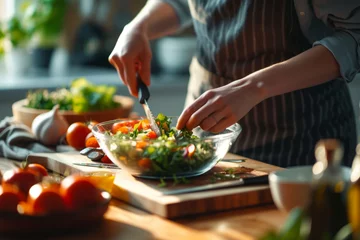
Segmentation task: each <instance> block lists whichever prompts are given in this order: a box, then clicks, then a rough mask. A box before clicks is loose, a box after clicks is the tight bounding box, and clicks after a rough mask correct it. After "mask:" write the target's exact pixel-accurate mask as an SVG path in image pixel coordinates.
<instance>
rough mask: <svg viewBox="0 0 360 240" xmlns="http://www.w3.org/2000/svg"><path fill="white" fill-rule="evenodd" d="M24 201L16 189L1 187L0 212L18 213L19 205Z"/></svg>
mask: <svg viewBox="0 0 360 240" xmlns="http://www.w3.org/2000/svg"><path fill="white" fill-rule="evenodd" d="M22 199H23V196H22V194H21V193H20V192H19V190H18V189H17V188H16V187H13V186H11V185H4V186H0V212H17V205H18V204H19V203H20V201H21V200H22Z"/></svg>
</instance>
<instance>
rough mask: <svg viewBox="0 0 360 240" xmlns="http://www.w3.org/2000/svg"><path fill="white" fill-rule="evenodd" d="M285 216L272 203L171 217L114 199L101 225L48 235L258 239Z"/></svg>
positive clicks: (276, 227) (69, 238) (67, 239)
mask: <svg viewBox="0 0 360 240" xmlns="http://www.w3.org/2000/svg"><path fill="white" fill-rule="evenodd" d="M237 157H239V156H237ZM1 160H4V159H1ZM286 217H287V214H286V213H283V212H281V211H279V210H278V209H277V208H276V207H275V206H274V205H273V204H267V205H262V206H256V207H247V208H240V209H236V210H229V211H223V212H217V213H211V214H210V213H209V214H199V215H194V216H187V217H182V218H176V219H171V220H169V219H166V218H162V217H160V216H157V215H154V214H151V213H148V212H145V211H143V210H140V209H137V208H135V207H133V206H130V205H128V204H126V203H124V202H122V201H119V200H117V199H113V200H111V203H110V206H109V209H108V211H107V212H106V214H105V216H104V219H103V221H102V222H101V223H100V224H99V225H98V226H96V227H91V228H89V229H85V230H81V232H75V233H66V232H64V234H60V235H58V234H57V235H56V236H52V237H51V238H50V237H46V239H63V240H72V239H74V240H75V239H80V240H81V239H90V240H91V239H94V240H95V239H104V240H105V239H106V240H108V239H211V240H213V239H214V240H216V239H245V240H247V239H249V240H251V239H258V238H259V237H261V236H263V235H264V234H265V233H266V232H267V231H269V230H279V229H280V228H281V226H282V225H283V223H284V222H285V220H286Z"/></svg>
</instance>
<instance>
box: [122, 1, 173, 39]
mask: <svg viewBox="0 0 360 240" xmlns="http://www.w3.org/2000/svg"><path fill="white" fill-rule="evenodd" d="M126 27H135V28H137V29H138V30H140V31H142V32H144V33H145V34H146V35H147V36H148V38H149V39H150V40H151V39H156V38H159V37H162V36H166V35H169V34H172V33H175V32H176V31H177V30H178V29H179V27H180V22H179V19H178V17H177V15H176V13H175V11H174V9H173V8H172V7H171V6H170V5H169V4H167V3H164V2H161V1H159V0H149V1H147V3H146V5H145V6H144V7H143V9H142V10H141V11H140V12H139V14H138V15H137V16H136V17H135V18H134V19H133V20H132V21H131V22H130V23H129V24H128V25H127V26H126Z"/></svg>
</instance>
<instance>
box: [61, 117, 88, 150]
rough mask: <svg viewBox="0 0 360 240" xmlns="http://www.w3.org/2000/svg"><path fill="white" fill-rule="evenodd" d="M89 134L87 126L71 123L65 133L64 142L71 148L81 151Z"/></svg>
mask: <svg viewBox="0 0 360 240" xmlns="http://www.w3.org/2000/svg"><path fill="white" fill-rule="evenodd" d="M90 132H91V130H90V128H89V127H88V125H86V124H85V123H83V122H75V123H72V124H71V125H70V126H69V128H68V129H67V131H66V141H67V143H68V144H69V145H70V146H71V147H73V148H75V149H77V150H81V149H83V148H85V139H86V136H87V135H88V134H89V133H90Z"/></svg>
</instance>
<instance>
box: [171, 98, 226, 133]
mask: <svg viewBox="0 0 360 240" xmlns="http://www.w3.org/2000/svg"><path fill="white" fill-rule="evenodd" d="M213 97H214V93H213V92H212V91H208V92H206V93H205V94H203V95H201V96H200V97H199V98H198V99H197V100H195V102H194V103H193V104H191V105H190V106H189V107H188V108H187V109H185V110H184V111H183V113H182V114H181V116H180V118H179V120H178V124H177V128H178V129H182V128H184V127H186V128H187V129H189V130H191V129H193V128H195V127H197V126H199V125H200V123H201V122H202V121H203V120H205V119H206V118H207V117H208V116H209V115H210V114H211V113H213V112H216V111H220V108H221V105H217V104H213Z"/></svg>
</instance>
